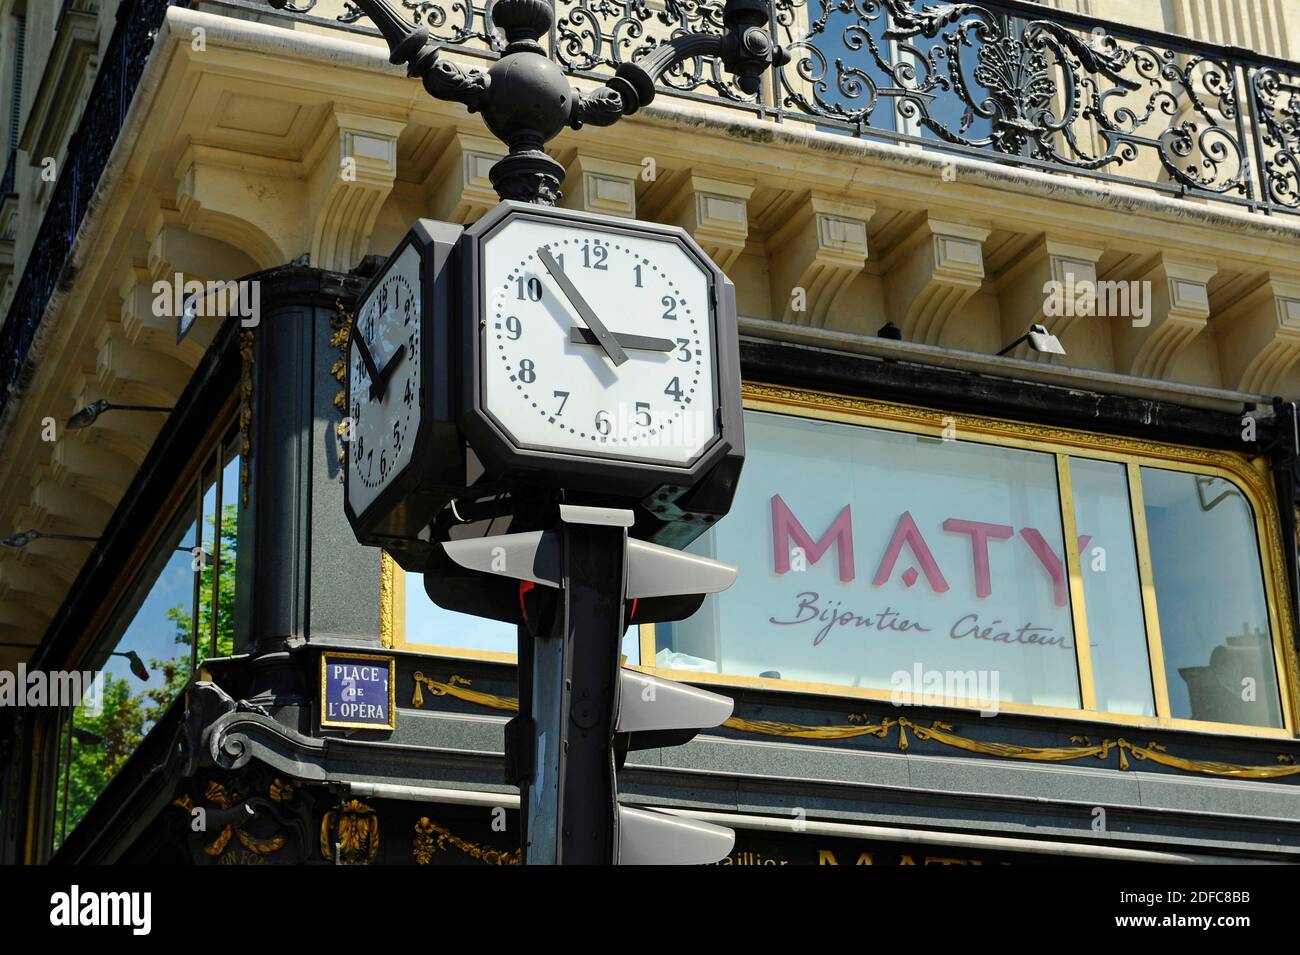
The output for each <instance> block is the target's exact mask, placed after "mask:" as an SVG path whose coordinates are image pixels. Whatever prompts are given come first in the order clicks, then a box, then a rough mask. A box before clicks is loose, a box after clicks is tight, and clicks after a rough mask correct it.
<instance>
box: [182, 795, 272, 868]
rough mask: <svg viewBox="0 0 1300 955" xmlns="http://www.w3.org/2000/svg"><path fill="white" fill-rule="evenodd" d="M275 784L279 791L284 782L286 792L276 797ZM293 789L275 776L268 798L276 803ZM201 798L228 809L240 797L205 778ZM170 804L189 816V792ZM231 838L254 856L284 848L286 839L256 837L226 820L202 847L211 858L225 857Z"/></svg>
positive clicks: (190, 804)
mask: <svg viewBox="0 0 1300 955" xmlns="http://www.w3.org/2000/svg"><path fill="white" fill-rule="evenodd" d="M277 784H279V785H280V786H281V787H282V790H281V791H282V793H283V787H285V786H286V785H287V788H288V794H287V795H282V796H277V795H276V786H277ZM292 790H293V786H292V784H283V783H280V780H278V779H277V780H275V782H273V783H272V784H271V798H272V799H274V800H276V801H277V802H280V801H283V800H284V799H288V798H291V797H292V795H293V792H292ZM203 801H204V802H205V803H211V804H212V805H214V806H216V807H217V808H218V809H230V808H231V807H232V806H234V805H235V804H236V803H237V802H240V801H242V800H240V799H239V797H238V796H236V795H235V794H234V793H232V792H230V791H228V790H227V789H226V787H225V786H223V785H222V784H221V783H219V782H216V781H215V780H208V785H207V788H206V789H204V791H203ZM171 804H172V805H173V806H177V807H179V808H181V809H183V810H184V811H185V812H186V814H188V815H192V814H193V812H194V808H195V807H194V800H193V799H191V798H190V797H189V795H183V796H181V797H179V798H178V799H173V800H172V803H171ZM232 837H233V838H235V839H237V840H239V843H240V844H241V845H242V846H243V847H244V848H245V849H247V850H248V851H249V852H251V853H253V854H254V855H257V856H269V855H272V854H273V853H276V852H279V851H280V850H281V849H283V848H284V845H285V842H286V841H287V840H286V839H285V837H284V836H273V837H272V838H270V839H255V838H254V837H253V836H250V835H249V834H248V833H246V832H244V830H243V829H238V828H236V827H235V825H234V823H227V824H226V825H225V826H223V827H222V829H221V831H220V832H219V833H217V837H216V838H215V839H214V840H212V842H210V843H208V844H207V845H206V846H204V847H203V852H204V854H205V855H209V856H211V857H212V858H214V859H216V858H219V857H222V856H224V855H225V852H226V846H227V845H228V844H229V843H230V840H231V838H232Z"/></svg>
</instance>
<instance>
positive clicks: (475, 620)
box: [395, 568, 641, 663]
mask: <svg viewBox="0 0 1300 955" xmlns="http://www.w3.org/2000/svg"><path fill="white" fill-rule="evenodd" d="M395 572H396V573H398V574H401V573H402V570H401V569H400V568H397V569H396V571H395ZM404 589H405V591H406V593H405V597H404V600H405V603H404V607H405V611H406V613H405V624H404V627H403V633H402V634H400V635H399V642H400V643H401V645H402V646H405V647H407V648H408V649H411V650H420V649H427V650H432V649H434V648H437V649H439V650H447V651H450V652H452V653H455V652H460V651H465V650H468V651H471V652H479V651H488V652H495V653H506V654H511V655H513V654H514V653H515V651H516V650H517V649H518V636H517V634H516V631H515V627H514V625H513V624H509V623H501V622H500V621H498V620H488V619H486V618H485V617H474V616H471V615H470V614H464V613H456V612H455V611H453V610H443V609H442V608H441V607H439V606H438V605H437V604H435V603H434V602H433V601H432V600H430V599H429V595H428V594H426V593H425V591H424V575H423V574H405V581H404ZM622 652H623V655H624V656H625V657H627V662H628V663H639V662H641V644H640V640H639V636H638V631H637V628H636V627H629V628H628V630H627V633H625V634H624V636H623V649H622Z"/></svg>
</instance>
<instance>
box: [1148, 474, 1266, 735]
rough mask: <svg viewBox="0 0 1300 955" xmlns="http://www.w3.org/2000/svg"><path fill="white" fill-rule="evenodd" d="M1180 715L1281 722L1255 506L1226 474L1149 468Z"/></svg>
mask: <svg viewBox="0 0 1300 955" xmlns="http://www.w3.org/2000/svg"><path fill="white" fill-rule="evenodd" d="M1142 490H1143V494H1144V497H1145V499H1146V517H1147V529H1148V532H1149V535H1150V538H1151V564H1152V569H1153V571H1154V575H1155V584H1156V596H1157V600H1158V606H1159V609H1160V637H1161V641H1162V642H1163V644H1164V653H1165V672H1166V673H1167V674H1168V679H1169V702H1170V706H1171V710H1172V715H1173V716H1175V717H1182V718H1184V719H1194V720H1210V721H1213V722H1218V723H1242V724H1246V725H1249V726H1275V727H1277V726H1281V725H1282V710H1281V703H1280V700H1279V697H1278V683H1277V673H1276V670H1275V665H1274V657H1273V641H1272V638H1271V635H1270V627H1269V620H1268V604H1267V601H1266V598H1265V594H1264V581H1263V576H1262V574H1261V568H1260V561H1259V544H1258V541H1257V540H1256V536H1255V525H1254V517H1253V514H1252V512H1251V508H1250V504H1249V503H1248V502H1247V501H1246V498H1245V497H1244V495H1242V493H1241V491H1239V490H1238V489H1237V488H1236V487H1234V486H1233V485H1232V484H1230V483H1229V482H1228V481H1225V480H1223V479H1222V478H1217V477H1209V476H1206V475H1196V474H1184V473H1182V472H1179V471H1168V470H1164V469H1160V468H1142Z"/></svg>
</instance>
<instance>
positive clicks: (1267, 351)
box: [1210, 273, 1300, 395]
mask: <svg viewBox="0 0 1300 955" xmlns="http://www.w3.org/2000/svg"><path fill="white" fill-rule="evenodd" d="M1210 329H1211V330H1212V331H1213V332H1214V337H1215V342H1216V344H1217V346H1218V352H1219V367H1220V371H1221V373H1222V375H1223V383H1224V385H1225V386H1226V387H1229V388H1237V389H1239V390H1241V391H1248V392H1256V393H1259V394H1266V395H1269V394H1276V393H1278V392H1280V391H1281V390H1282V388H1283V386H1284V383H1285V379H1286V377H1287V373H1288V372H1290V371H1291V370H1292V368H1294V367H1295V364H1296V361H1297V359H1300V274H1294V275H1284V274H1280V273H1269V274H1268V275H1266V276H1264V279H1263V281H1262V282H1260V283H1259V284H1258V285H1256V286H1255V287H1254V288H1253V289H1251V290H1250V291H1249V292H1247V293H1246V294H1245V295H1243V296H1242V297H1240V298H1239V299H1237V301H1235V302H1233V303H1232V304H1230V305H1228V306H1227V307H1226V308H1224V309H1223V310H1222V311H1221V312H1216V314H1215V315H1214V316H1213V317H1212V318H1211V319H1210Z"/></svg>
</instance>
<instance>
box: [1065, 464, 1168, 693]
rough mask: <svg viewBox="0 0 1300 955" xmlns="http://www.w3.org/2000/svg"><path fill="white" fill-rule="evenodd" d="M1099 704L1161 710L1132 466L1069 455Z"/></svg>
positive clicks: (1085, 602)
mask: <svg viewBox="0 0 1300 955" xmlns="http://www.w3.org/2000/svg"><path fill="white" fill-rule="evenodd" d="M1070 478H1071V484H1072V486H1073V489H1074V516H1075V523H1076V525H1077V527H1078V529H1079V565H1080V570H1081V573H1082V575H1083V593H1084V606H1085V608H1086V610H1087V620H1088V643H1089V646H1090V647H1091V650H1092V654H1091V656H1092V672H1093V676H1094V678H1095V679H1096V681H1097V682H1096V685H1097V708H1098V709H1100V710H1105V711H1106V712H1109V713H1131V714H1134V715H1138V716H1154V715H1155V699H1154V697H1153V695H1152V691H1151V663H1150V657H1149V655H1148V651H1147V635H1146V624H1145V621H1144V619H1143V615H1142V584H1141V580H1140V578H1139V575H1138V562H1137V548H1136V546H1135V544H1134V538H1133V516H1132V511H1131V510H1130V505H1129V487H1128V473H1127V468H1125V466H1124V465H1123V464H1118V463H1115V462H1113V461H1091V460H1089V459H1087V458H1071V459H1070Z"/></svg>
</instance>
